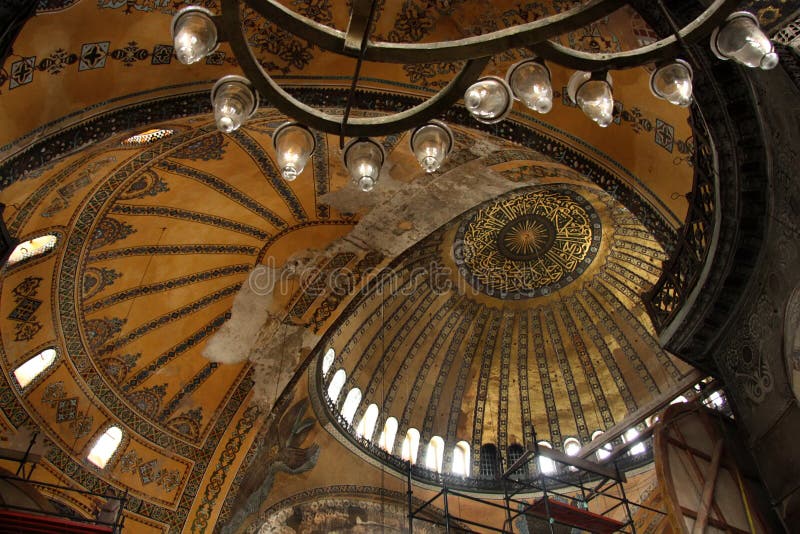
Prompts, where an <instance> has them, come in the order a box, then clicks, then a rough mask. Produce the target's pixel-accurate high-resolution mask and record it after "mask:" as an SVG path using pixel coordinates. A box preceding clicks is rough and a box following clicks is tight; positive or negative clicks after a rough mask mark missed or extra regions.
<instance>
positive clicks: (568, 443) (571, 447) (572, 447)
mask: <svg viewBox="0 0 800 534" xmlns="http://www.w3.org/2000/svg"><path fill="white" fill-rule="evenodd" d="M579 450H581V442H580V441H578V440H577V439H575V438H567V439H565V440H564V452H565V453H566V454H567V456H575V455H576V454H578V451H579Z"/></svg>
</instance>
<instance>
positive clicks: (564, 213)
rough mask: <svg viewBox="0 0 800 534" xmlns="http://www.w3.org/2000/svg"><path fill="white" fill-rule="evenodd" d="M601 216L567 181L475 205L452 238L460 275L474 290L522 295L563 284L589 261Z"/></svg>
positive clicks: (500, 295) (548, 290)
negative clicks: (566, 183) (470, 214)
mask: <svg viewBox="0 0 800 534" xmlns="http://www.w3.org/2000/svg"><path fill="white" fill-rule="evenodd" d="M601 235H602V232H601V224H600V217H599V216H598V215H597V213H596V212H595V210H594V208H593V207H592V205H591V204H590V203H589V201H588V200H586V199H585V198H583V197H582V196H581V195H580V194H579V193H577V192H576V191H574V190H573V189H571V188H570V187H568V186H565V185H557V186H541V187H533V188H526V189H523V190H517V191H515V192H513V193H511V194H510V195H507V196H504V197H501V198H499V199H496V200H492V201H490V202H488V203H486V204H484V205H483V206H481V207H479V208H478V209H477V211H475V212H474V214H473V215H472V216H471V217H469V218H468V219H467V220H466V221H465V222H464V223H462V224H461V225H460V226H459V228H458V230H457V232H456V239H455V244H454V248H453V251H454V255H455V259H456V263H457V265H458V268H459V272H460V273H461V275H462V276H463V277H464V278H465V279H466V280H467V281H468V282H469V283H470V285H471V286H472V287H473V288H475V289H476V290H478V291H481V292H483V293H486V294H487V295H490V296H492V297H496V298H502V299H523V298H532V297H537V296H541V295H547V294H550V293H551V292H553V291H555V290H558V289H561V288H562V287H564V286H566V285H567V284H569V283H570V282H572V281H573V280H575V279H576V278H577V277H578V276H580V275H581V274H582V273H583V272H584V270H586V268H587V267H588V266H589V265H590V264H591V263H592V260H593V259H594V257H595V255H596V254H597V250H598V247H599V245H600V238H601Z"/></svg>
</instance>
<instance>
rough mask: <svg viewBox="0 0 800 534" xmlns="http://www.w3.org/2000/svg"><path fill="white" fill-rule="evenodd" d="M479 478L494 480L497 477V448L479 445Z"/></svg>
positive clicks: (489, 445) (488, 444) (491, 445)
mask: <svg viewBox="0 0 800 534" xmlns="http://www.w3.org/2000/svg"><path fill="white" fill-rule="evenodd" d="M480 459H481V477H482V478H495V477H497V472H498V471H499V470H498V463H499V462H498V460H499V457H498V455H497V447H495V446H494V445H493V444H491V443H487V444H485V445H481V458H480Z"/></svg>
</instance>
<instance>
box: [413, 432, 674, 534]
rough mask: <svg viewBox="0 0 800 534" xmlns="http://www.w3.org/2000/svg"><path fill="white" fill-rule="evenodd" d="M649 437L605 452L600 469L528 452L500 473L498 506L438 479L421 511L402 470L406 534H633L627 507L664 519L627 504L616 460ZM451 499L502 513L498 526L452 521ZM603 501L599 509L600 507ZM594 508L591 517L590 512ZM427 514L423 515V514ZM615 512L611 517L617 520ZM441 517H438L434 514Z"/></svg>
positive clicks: (556, 454) (542, 451)
mask: <svg viewBox="0 0 800 534" xmlns="http://www.w3.org/2000/svg"><path fill="white" fill-rule="evenodd" d="M650 436H651V432H644V433H643V434H642V435H640V436H639V437H638V438H637V439H636V440H632V441H630V442H629V443H625V444H622V445H620V446H618V447H617V448H615V449H614V450H612V451H610V452H609V456H608V458H606V459H605V460H604V461H603V462H602V463H597V462H593V461H591V460H587V459H584V458H579V457H575V456H568V455H566V454H564V453H563V452H561V451H557V450H554V449H550V448H547V447H540V446H538V445H536V446H534V448H533V449H530V450H527V451H525V453H524V454H523V455H522V457H520V458H519V459H518V460H517V461H516V462H514V463H513V465H511V466H510V467H508V469H506V470H505V471H504V472H503V474H502V476H501V478H500V480H499V481H498V482H500V484H501V485H502V489H503V494H502V500H500V499H494V500H492V499H488V498H484V497H478V496H476V495H471V494H469V493H465V492H464V491H459V490H457V489H453V488H451V487H448V485H447V483H446V479H445V478H442V479H441V480H442V484H441V489H440V490H439V491H438V492H437V493H436V494H435V495H434V496H433V497H431V498H429V499H428V500H426V501H425V502H424V503H423V504H422V505H420V506H417V507H415V506H414V504H413V480H412V476H411V475H412V466H411V465H410V463H409V464H408V468H409V469H408V471H407V484H408V519H409V532H412V533H413V530H414V521H415V520H416V521H424V522H426V523H430V524H434V525H438V526H441V527H444V531H445V532H447V533H450V532H453V533H457V532H470V530H469V528H470V527H477V528H480V529H483V531H486V532H500V533H503V534H517V533H519V532H523V531H524V530H520V529H519V528H516V529H515V524H517V525H518V524H519V523H520V522H524V524H525V525H526V526H527V527H528V530H527V531H529V532H549V534H560V533H566V534H570V533H572V532H575V529H577V530H578V531H589V532H598V533H611V532H624V533H627V534H636V526H635V524H634V518H633V513H634V512H633V510H632V507H635V508H637V509H642V510H646V511H649V512H654V513H657V514H660V515H666V514H665V512H664V511H662V510H656V509H654V508H650V507H648V506H645V505H643V504H640V503H631V502H630V501H629V500H628V497H627V495H626V493H625V486H624V484H625V482H627V479H626V477H625V473H624V472H623V471H622V470H621V469H620V467H619V463H620V459H621V458H622V457H623V456H624V455H625V453H627V452H628V450H629V449H630V448H631V447H633V446H634V445H636V444H637V443H639V442H641V441H642V440H645V439H649V438H650ZM540 458H547V459H549V460H551V461H552V462H553V465H554V466H556V468H555V469H552V470H548V469H543V468H542V462H541V460H539V459H540ZM453 498H458V499H466V500H469V501H472V502H475V503H479V504H480V505H485V506H488V507H492V508H494V509H496V510H502V512H503V513H504V515H505V520H504V521H503V524H502V526H500V525H497V524H494V525H492V524H488V523H483V522H481V520H479V519H477V518H472V519H470V518H465V517H459V516H456V515H455V514H454V513H453V512H452V511H451V510H452V506H451V504H452V503H451V500H452V499H453ZM603 501H605V503H604V502H603ZM435 505H439V506H440V507H441V510H442V511H443V517H442V518H441V519H435V517H437V514H431V513H430V512H431V511H432V507H433V506H435ZM591 505H594V508H595V509H597V510H598V511H597V512H593V511H590V510H589V508H590V506H591ZM619 508H622V509H623V510H624V513H623V514H622V517H621V518H620V519H615V518H613V517H611V516H610V514H613V513H615V511H617V510H618V509H619ZM426 511H427V512H428V513H425V512H426ZM619 515H620V514H619V512H617V516H618V517H619ZM438 516H439V517H441V516H442V514H441V513H439V514H438ZM544 529H547V530H544Z"/></svg>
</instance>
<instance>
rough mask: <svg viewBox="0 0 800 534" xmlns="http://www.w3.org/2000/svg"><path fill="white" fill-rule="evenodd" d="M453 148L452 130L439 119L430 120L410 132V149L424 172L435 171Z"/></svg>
mask: <svg viewBox="0 0 800 534" xmlns="http://www.w3.org/2000/svg"><path fill="white" fill-rule="evenodd" d="M452 149H453V132H451V131H450V128H448V127H447V125H446V124H445V123H443V122H441V121H437V120H432V121H430V122H429V123H427V124H423V125H422V126H420V127H418V128H417V129H416V130H414V132H413V133H412V134H411V151H412V152H413V153H414V156H415V157H416V158H417V161H419V164H420V165H421V166H422V168H423V169H424V170H425V172H428V173H431V172H435V171H437V170H438V169H439V167H441V166H442V163H444V160H445V158H447V155H448V154H449V153H450V151H451V150H452Z"/></svg>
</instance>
